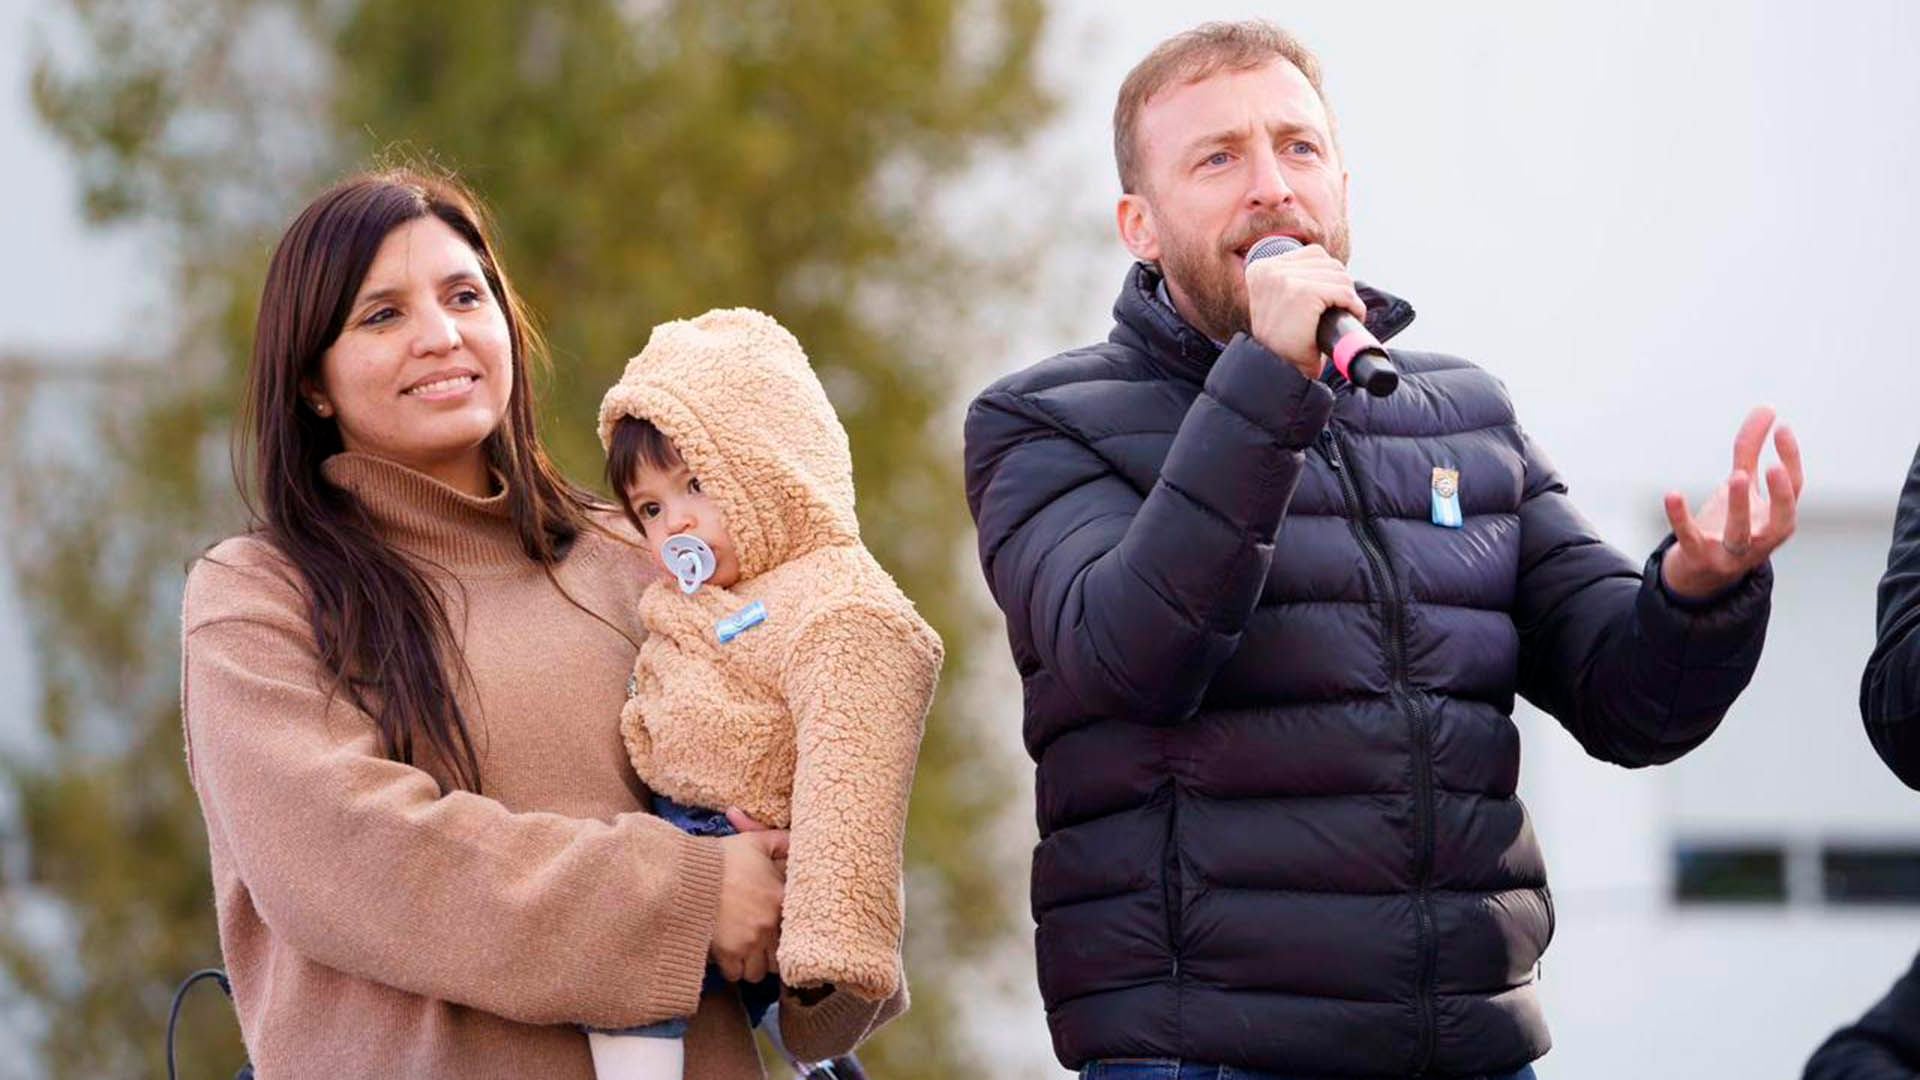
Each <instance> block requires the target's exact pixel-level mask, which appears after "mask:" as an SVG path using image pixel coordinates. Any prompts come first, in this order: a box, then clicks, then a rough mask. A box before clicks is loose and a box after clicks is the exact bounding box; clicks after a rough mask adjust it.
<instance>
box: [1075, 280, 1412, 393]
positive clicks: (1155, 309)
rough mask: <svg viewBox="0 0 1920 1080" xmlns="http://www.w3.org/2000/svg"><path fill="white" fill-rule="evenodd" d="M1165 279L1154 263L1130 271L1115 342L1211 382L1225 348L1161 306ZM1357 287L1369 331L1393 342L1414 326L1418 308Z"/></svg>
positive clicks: (1117, 306) (1118, 306)
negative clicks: (1160, 291) (1162, 281)
mask: <svg viewBox="0 0 1920 1080" xmlns="http://www.w3.org/2000/svg"><path fill="white" fill-rule="evenodd" d="M1160 277H1161V275H1160V270H1159V268H1157V267H1155V266H1153V265H1152V264H1150V263H1143V262H1140V263H1134V264H1133V268H1132V269H1131V270H1128V271H1127V280H1126V283H1125V284H1124V285H1122V286H1121V287H1120V297H1119V299H1117V300H1115V301H1114V302H1113V321H1114V327H1113V333H1112V334H1111V335H1110V337H1109V340H1111V341H1113V342H1114V343H1116V344H1120V345H1127V346H1131V347H1133V348H1136V349H1139V350H1141V351H1142V352H1145V353H1146V354H1147V355H1148V356H1149V357H1151V358H1152V359H1153V361H1154V362H1155V363H1157V364H1159V365H1160V366H1162V367H1164V368H1166V369H1168V370H1169V371H1170V372H1171V373H1172V374H1174V375H1176V376H1179V377H1181V378H1184V379H1189V380H1191V381H1193V382H1205V381H1206V378H1207V372H1208V371H1209V370H1211V369H1212V367H1213V362H1214V360H1216V359H1218V358H1219V356H1220V346H1218V345H1215V344H1214V343H1213V342H1211V341H1209V340H1207V335H1205V334H1203V333H1201V332H1200V331H1198V330H1195V329H1194V328H1193V327H1191V326H1188V325H1187V322H1186V320H1185V319H1182V318H1181V317H1180V316H1179V315H1178V314H1176V313H1175V312H1174V311H1172V310H1171V309H1170V308H1168V307H1167V306H1166V305H1165V304H1162V303H1161V302H1160V300H1159V298H1158V297H1157V296H1156V295H1155V293H1156V292H1157V291H1158V289H1159V288H1160ZM1354 284H1355V286H1356V288H1357V289H1358V291H1359V293H1360V299H1361V301H1363V302H1364V303H1365V304H1366V305H1367V329H1369V330H1371V331H1373V336H1374V337H1377V338H1379V339H1380V340H1381V341H1383V342H1384V341H1387V340H1389V339H1390V338H1392V337H1393V336H1394V335H1395V334H1398V333H1399V332H1400V331H1402V330H1405V329H1406V328H1407V324H1408V323H1411V322H1412V321H1413V314H1414V312H1413V305H1412V304H1409V303H1407V302H1406V301H1405V300H1402V299H1400V298H1399V297H1397V296H1394V295H1393V294H1391V293H1385V292H1381V291H1380V290H1379V289H1376V288H1374V287H1373V286H1371V285H1367V284H1365V283H1362V282H1355V283H1354Z"/></svg>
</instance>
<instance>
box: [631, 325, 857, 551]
mask: <svg viewBox="0 0 1920 1080" xmlns="http://www.w3.org/2000/svg"><path fill="white" fill-rule="evenodd" d="M623 416H633V417H638V418H640V419H642V420H647V421H650V422H652V423H653V425H654V426H655V427H657V428H659V429H660V431H661V432H662V433H663V434H665V435H666V436H667V438H669V439H671V440H673V445H674V447H675V448H677V449H678V450H679V451H680V456H681V457H682V458H684V459H685V460H686V463H687V467H688V468H690V469H692V470H693V473H694V475H696V476H698V477H699V478H700V486H701V488H702V489H703V490H704V491H706V492H707V494H708V495H709V496H711V497H712V498H713V500H714V502H715V503H717V504H718V505H719V507H720V509H721V511H722V512H723V513H725V514H726V516H727V530H728V532H729V534H730V535H731V536H732V539H733V545H734V549H735V553H736V555H737V557H738V558H739V560H740V576H741V579H742V580H745V579H747V578H752V577H756V576H758V575H760V574H762V573H765V572H766V571H767V570H769V569H771V568H772V567H775V566H778V565H780V564H781V563H784V562H788V561H790V560H792V559H796V558H798V557H800V556H802V555H805V554H807V553H808V552H810V551H814V550H816V549H819V548H822V547H829V546H840V545H847V544H854V543H858V542H859V539H860V523H859V520H858V519H857V518H856V517H855V516H854V505H853V455H852V453H851V452H850V451H849V450H848V447H847V433H846V430H845V429H843V428H842V427H841V426H840V420H839V418H838V417H837V416H835V415H834V411H833V405H832V403H830V402H829V401H828V400H827V394H826V391H825V390H824V389H823V388H822V387H821V385H820V380H819V379H818V378H817V377H816V376H815V375H814V373H813V368H812V366H811V365H810V364H808V362H807V354H806V353H805V352H804V351H802V350H801V348H800V342H799V341H797V340H795V339H794V336H793V335H792V334H791V333H789V332H788V331H787V328H786V327H784V326H781V325H780V324H779V323H778V322H776V321H775V320H774V319H773V318H772V317H771V316H769V315H764V314H762V313H760V312H758V311H754V310H752V309H750V308H728V309H723V310H715V311H709V312H707V313H706V314H704V315H700V316H697V317H695V318H692V319H678V320H675V321H673V322H668V323H662V324H660V325H659V326H656V327H654V328H653V334H652V335H651V336H650V337H649V338H648V339H647V345H646V348H644V349H642V350H640V355H638V356H636V357H634V358H633V359H632V360H629V361H627V370H626V373H625V374H624V375H622V376H621V377H620V381H619V382H618V383H616V384H614V387H613V389H611V390H608V391H607V394H606V397H604V398H603V399H601V402H600V445H601V446H602V447H605V446H606V445H607V443H608V441H609V440H610V439H611V438H612V434H613V426H614V424H615V423H617V422H618V421H619V420H620V418H621V417H623Z"/></svg>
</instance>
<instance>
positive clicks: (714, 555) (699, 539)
mask: <svg viewBox="0 0 1920 1080" xmlns="http://www.w3.org/2000/svg"><path fill="white" fill-rule="evenodd" d="M600 439H601V442H602V444H603V445H604V446H606V448H607V451H608V458H607V468H608V481H609V484H610V485H611V486H612V488H613V489H614V491H615V492H616V493H618V495H619V497H620V501H621V503H622V505H623V507H624V509H625V510H626V513H627V516H628V517H629V518H630V519H631V520H632V521H633V523H634V525H635V526H637V527H638V528H639V529H640V531H641V534H642V536H643V537H644V538H645V540H646V543H647V544H648V545H649V546H650V547H652V548H653V549H654V550H655V551H656V552H658V553H659V555H660V559H661V561H662V562H663V563H664V564H665V565H666V566H667V568H668V569H669V570H671V571H672V572H673V574H674V577H673V578H671V579H665V580H662V581H659V582H656V583H655V584H653V585H651V586H649V587H648V589H647V590H646V592H645V593H644V594H643V596H642V598H641V601H640V616H641V620H642V622H643V623H644V624H645V626H646V629H647V638H646V640H645V642H644V643H643V644H642V645H641V647H640V655H639V658H638V659H637V660H636V661H635V663H634V677H633V681H632V682H631V684H630V685H629V690H630V695H629V699H628V701H627V705H626V708H625V709H624V710H623V711H622V713H621V718H620V729H621V734H622V735H623V736H624V738H625V740H626V744H627V749H628V752H629V753H630V754H631V756H632V758H633V767H634V769H635V771H637V772H638V773H639V775H640V778H641V779H642V780H644V781H645V782H646V784H647V786H648V787H649V788H651V789H652V790H653V792H654V796H655V811H656V812H657V813H659V814H660V815H661V816H662V817H663V818H666V819H667V820H668V821H671V822H673V823H674V824H675V825H678V826H679V827H681V828H683V829H686V830H687V831H689V832H694V833H698V834H706V835H725V834H726V833H728V832H731V827H730V826H729V825H728V824H727V822H726V817H725V814H724V810H725V808H727V807H738V808H740V809H741V810H744V811H745V812H746V813H747V814H749V815H751V816H752V817H754V818H756V819H758V820H759V821H760V822H762V823H764V824H767V825H771V826H774V827H776V828H783V829H790V830H791V844H790V847H789V851H788V862H787V888H786V901H785V906H784V909H783V916H782V921H781V928H780V946H779V952H778V957H777V959H778V965H779V976H780V981H781V982H784V983H785V984H786V985H788V986H790V987H794V988H796V989H807V988H823V987H828V986H831V987H836V988H839V989H842V990H850V991H852V992H853V993H855V994H857V995H859V996H861V997H863V998H867V999H870V1000H873V1001H882V1000H885V999H887V998H889V997H891V996H892V995H893V994H894V992H895V991H897V990H898V989H899V988H900V985H901V981H902V978H903V976H902V971H901V952H900V948H901V934H902V930H903V924H904V910H903V898H902V894H901V859H902V845H903V843H904V839H905V835H906V818H907V796H908V792H909V789H910V788H911V787H912V783H913V770H914V759H915V756H916V754H917V753H918V751H919V745H920V736H921V732H922V729H923V727H924V724H925V721H926V714H927V709H928V706H929V704H930V703H931V701H932V699H933V692H934V686H935V684H936V682H937V681H938V678H939V672H940V663H941V658H942V648H941V643H940V638H939V636H938V635H937V634H935V633H934V631H933V628H932V627H930V626H928V625H927V623H926V621H925V620H924V619H922V618H921V617H920V616H919V614H918V613H917V612H916V611H915V610H914V607H913V604H912V602H911V601H909V600H908V599H907V598H906V596H905V595H904V594H902V593H901V591H900V589H899V587H898V586H897V585H895V584H894V581H893V579H892V578H891V577H890V576H888V574H887V572H886V571H885V570H883V569H882V568H881V566H880V564H879V563H878V562H876V561H875V560H874V558H873V556H872V555H871V554H869V553H868V552H867V549H866V548H865V547H864V546H862V545H861V543H860V527H859V522H858V520H857V519H856V518H855V516H854V493H853V463H852V457H851V455H850V453H849V452H848V448H847V435H846V432H845V431H844V430H843V429H842V428H841V426H840V423H839V420H838V418H837V417H836V416H835V415H834V412H833V406H832V405H831V404H830V403H829V402H828V400H827V396H826V393H825V392H824V391H823V390H822V389H821V386H820V382H819V380H818V379H817V378H816V377H815V376H814V373H813V370H812V369H811V367H809V366H808V363H807V358H806V355H805V353H803V352H802V351H801V348H800V344H799V342H798V341H796V340H794V337H793V335H792V334H790V333H788V332H787V330H786V329H785V328H784V327H782V326H781V325H780V324H779V323H777V322H775V321H774V320H773V319H772V318H769V317H768V316H766V315H763V314H761V313H759V312H757V311H751V310H747V309H733V310H724V311H711V312H708V313H707V314H705V315H701V316H699V317H698V318H695V319H691V320H683V321H676V322H670V323H665V324H663V325H661V326H658V327H656V328H655V329H654V331H653V334H652V336H651V337H650V338H649V339H648V341H647V345H646V348H645V349H643V350H642V351H641V353H640V355H639V356H637V357H634V358H633V360H632V361H630V362H629V363H628V364H627V370H626V373H625V374H624V375H623V376H622V377H621V379H620V381H619V383H617V384H616V385H615V386H614V387H613V388H612V389H611V390H609V391H607V395H606V397H605V399H604V400H602V402H601V404H600ZM716 978H717V972H715V971H711V970H710V971H709V973H708V980H709V988H712V984H713V982H714V981H715V979H716ZM742 990H743V999H744V1001H745V1003H746V1004H747V1006H748V1009H749V1013H750V1015H751V1016H752V1018H753V1020H754V1022H755V1023H756V1024H757V1023H758V1022H759V1019H760V1016H761V1014H763V1013H764V1012H765V1010H766V1006H767V1004H769V1003H770V1002H771V1000H772V999H773V998H774V997H775V996H777V987H776V986H773V985H772V980H769V981H768V983H767V984H765V985H763V986H751V985H750V986H746V987H743V988H742ZM683 1027H684V1025H674V1024H668V1025H655V1027H654V1028H652V1029H641V1031H640V1032H639V1033H638V1034H640V1035H646V1036H652V1039H649V1040H646V1041H664V1040H662V1038H661V1037H662V1036H665V1037H666V1039H672V1038H674V1037H676V1036H677V1035H678V1034H680V1033H681V1030H683ZM629 1039H632V1040H634V1041H635V1042H638V1041H640V1040H638V1039H635V1037H634V1036H633V1035H618V1036H609V1035H604V1034H595V1035H594V1036H593V1040H594V1043H595V1050H594V1053H595V1064H596V1068H597V1069H601V1070H602V1071H601V1072H600V1076H601V1078H602V1080H611V1074H610V1072H609V1071H605V1070H607V1069H610V1068H612V1067H613V1066H612V1065H611V1064H610V1063H611V1062H612V1061H613V1060H614V1058H613V1057H612V1050H614V1049H621V1050H628V1051H631V1050H643V1051H648V1052H651V1051H668V1048H667V1047H663V1046H647V1047H636V1046H633V1045H628V1046H625V1047H616V1046H610V1044H609V1043H608V1040H614V1041H615V1042H616V1043H617V1042H618V1041H620V1040H629ZM603 1051H605V1052H604V1053H603ZM626 1056H627V1057H631V1055H630V1054H629V1055H626ZM668 1056H670V1057H672V1058H673V1060H674V1061H677V1060H678V1051H677V1047H676V1048H673V1049H672V1050H671V1051H668ZM603 1063H605V1064H603ZM664 1069H665V1071H664V1072H663V1071H661V1068H657V1067H655V1066H651V1065H650V1066H647V1070H648V1071H647V1072H646V1075H648V1076H650V1077H658V1076H662V1075H666V1076H677V1075H678V1067H677V1065H673V1064H669V1065H666V1066H664ZM627 1075H633V1073H632V1072H631V1071H627Z"/></svg>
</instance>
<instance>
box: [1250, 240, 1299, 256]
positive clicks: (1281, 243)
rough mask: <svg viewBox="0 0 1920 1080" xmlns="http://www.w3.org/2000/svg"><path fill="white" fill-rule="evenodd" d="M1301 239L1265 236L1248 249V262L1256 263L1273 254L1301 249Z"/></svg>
mask: <svg viewBox="0 0 1920 1080" xmlns="http://www.w3.org/2000/svg"><path fill="white" fill-rule="evenodd" d="M1300 246H1301V244H1300V241H1298V240H1295V239H1294V238H1293V237H1291V236H1263V237H1261V238H1260V239H1258V240H1256V241H1254V244H1253V246H1252V247H1250V248H1248V249H1247V262H1249V263H1255V262H1259V261H1260V260H1261V259H1264V258H1267V257H1269V256H1272V255H1285V254H1286V253H1287V252H1289V251H1297V250H1299V249H1300Z"/></svg>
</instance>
